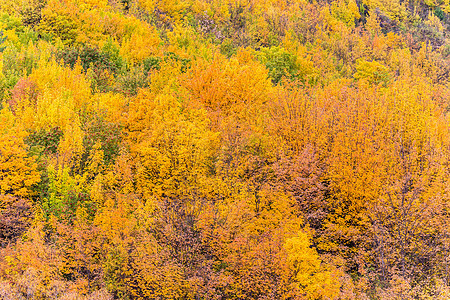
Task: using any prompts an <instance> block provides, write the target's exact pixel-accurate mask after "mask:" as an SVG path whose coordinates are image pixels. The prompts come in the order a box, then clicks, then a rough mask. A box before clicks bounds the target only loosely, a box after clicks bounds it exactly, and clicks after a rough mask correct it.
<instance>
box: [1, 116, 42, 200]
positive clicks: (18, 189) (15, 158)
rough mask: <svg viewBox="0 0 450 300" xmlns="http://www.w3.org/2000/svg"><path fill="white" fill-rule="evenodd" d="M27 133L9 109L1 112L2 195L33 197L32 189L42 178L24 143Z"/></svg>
mask: <svg viewBox="0 0 450 300" xmlns="http://www.w3.org/2000/svg"><path fill="white" fill-rule="evenodd" d="M26 135H27V134H26V132H25V131H24V130H23V129H22V128H21V127H20V125H19V124H18V123H17V122H16V121H15V117H14V116H13V114H12V113H11V111H10V110H9V109H7V108H3V109H2V110H1V111H0V194H10V195H16V196H21V197H27V196H31V195H32V190H31V187H32V186H33V184H36V183H38V182H39V181H40V180H41V178H40V175H39V173H38V172H37V171H36V168H37V164H36V162H35V160H34V158H33V157H28V155H27V151H26V150H27V146H26V144H25V143H24V140H23V139H24V137H25V136H26Z"/></svg>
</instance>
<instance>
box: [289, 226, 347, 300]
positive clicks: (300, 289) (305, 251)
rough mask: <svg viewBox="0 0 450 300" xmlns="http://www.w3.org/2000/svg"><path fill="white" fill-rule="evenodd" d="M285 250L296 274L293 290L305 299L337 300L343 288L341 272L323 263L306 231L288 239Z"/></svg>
mask: <svg viewBox="0 0 450 300" xmlns="http://www.w3.org/2000/svg"><path fill="white" fill-rule="evenodd" d="M284 248H285V250H286V253H287V263H288V265H289V266H290V268H291V270H292V272H293V274H294V275H293V276H294V283H293V288H295V290H296V291H297V293H299V295H304V298H305V299H337V297H338V295H339V289H340V287H341V284H340V282H339V276H338V274H339V272H338V271H337V270H336V269H333V268H332V267H328V266H326V265H325V264H324V263H323V262H322V261H321V259H320V257H319V254H318V253H317V251H316V250H315V249H314V248H311V243H310V237H309V235H308V233H307V232H306V231H304V230H302V231H299V232H298V234H297V235H296V236H294V237H291V238H288V239H287V240H286V242H285V244H284Z"/></svg>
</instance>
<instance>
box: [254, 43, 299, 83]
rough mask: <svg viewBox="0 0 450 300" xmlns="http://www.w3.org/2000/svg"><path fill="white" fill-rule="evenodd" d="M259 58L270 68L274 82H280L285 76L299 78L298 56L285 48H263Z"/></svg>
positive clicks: (270, 75)
mask: <svg viewBox="0 0 450 300" xmlns="http://www.w3.org/2000/svg"><path fill="white" fill-rule="evenodd" d="M259 59H260V60H261V62H262V63H263V64H264V65H265V66H266V67H267V69H268V70H269V77H270V78H271V79H272V82H273V84H279V83H280V82H281V81H282V79H283V78H288V79H290V80H294V79H296V78H298V70H299V68H298V65H297V58H296V56H295V55H293V54H291V53H289V52H287V51H286V50H285V49H283V48H280V47H272V48H262V49H261V53H260V54H259Z"/></svg>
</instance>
